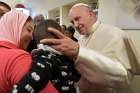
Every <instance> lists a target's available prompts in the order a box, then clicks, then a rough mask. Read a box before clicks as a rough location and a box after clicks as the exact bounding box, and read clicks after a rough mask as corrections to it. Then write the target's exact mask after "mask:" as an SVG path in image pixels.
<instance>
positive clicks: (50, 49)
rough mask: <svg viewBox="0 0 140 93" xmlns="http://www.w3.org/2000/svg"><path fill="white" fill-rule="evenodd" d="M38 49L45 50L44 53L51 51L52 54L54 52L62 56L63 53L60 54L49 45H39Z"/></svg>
mask: <svg viewBox="0 0 140 93" xmlns="http://www.w3.org/2000/svg"><path fill="white" fill-rule="evenodd" d="M37 48H38V49H43V50H44V51H45V50H47V51H51V52H53V53H56V54H59V55H62V53H61V52H59V51H57V50H55V49H53V48H52V47H50V46H48V45H43V44H38V45H37Z"/></svg>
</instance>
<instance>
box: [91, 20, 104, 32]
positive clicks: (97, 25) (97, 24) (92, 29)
mask: <svg viewBox="0 0 140 93" xmlns="http://www.w3.org/2000/svg"><path fill="white" fill-rule="evenodd" d="M100 24H101V22H100V21H96V22H95V23H94V24H93V25H92V26H91V28H90V31H89V34H92V33H94V32H95V31H96V30H97V28H98V27H99V25H100Z"/></svg>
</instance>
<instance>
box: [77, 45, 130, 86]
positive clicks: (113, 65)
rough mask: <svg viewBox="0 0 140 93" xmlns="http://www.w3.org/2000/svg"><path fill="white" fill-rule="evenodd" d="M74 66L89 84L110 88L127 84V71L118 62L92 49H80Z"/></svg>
mask: <svg viewBox="0 0 140 93" xmlns="http://www.w3.org/2000/svg"><path fill="white" fill-rule="evenodd" d="M75 65H76V68H77V70H78V71H79V72H80V73H81V75H82V76H83V77H85V78H86V79H87V80H88V81H90V82H93V83H99V84H103V85H108V86H110V87H115V86H116V85H117V86H124V85H126V84H127V83H128V77H127V75H128V74H127V70H126V69H125V68H124V66H123V65H122V64H121V63H120V62H117V61H114V60H111V59H110V58H108V57H106V56H103V55H101V54H100V53H98V52H96V51H94V50H93V49H92V50H91V49H87V48H83V47H80V49H79V55H78V58H77V60H76V63H75Z"/></svg>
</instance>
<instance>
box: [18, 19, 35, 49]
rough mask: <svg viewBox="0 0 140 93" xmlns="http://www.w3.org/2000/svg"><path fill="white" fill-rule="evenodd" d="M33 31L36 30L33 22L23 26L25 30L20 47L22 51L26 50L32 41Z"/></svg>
mask: <svg viewBox="0 0 140 93" xmlns="http://www.w3.org/2000/svg"><path fill="white" fill-rule="evenodd" d="M33 30H34V27H33V22H32V21H27V22H26V23H25V25H24V26H23V29H22V32H21V37H20V45H19V47H20V48H21V49H24V50H26V48H27V46H28V45H29V43H30V41H31V39H32V33H33Z"/></svg>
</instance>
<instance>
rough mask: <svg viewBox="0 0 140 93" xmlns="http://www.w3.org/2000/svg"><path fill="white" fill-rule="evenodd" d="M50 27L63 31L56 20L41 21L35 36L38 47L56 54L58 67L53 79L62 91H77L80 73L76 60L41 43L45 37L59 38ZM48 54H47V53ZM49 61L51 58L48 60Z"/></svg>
mask: <svg viewBox="0 0 140 93" xmlns="http://www.w3.org/2000/svg"><path fill="white" fill-rule="evenodd" d="M48 27H52V28H55V29H57V30H59V31H61V32H62V33H63V31H62V29H61V26H60V25H59V24H58V23H57V22H55V21H54V20H51V19H48V20H45V21H43V22H42V23H40V25H38V26H37V27H36V29H35V31H34V38H35V40H36V41H37V43H38V48H39V49H40V50H44V53H45V52H49V53H51V56H54V57H55V58H54V61H56V62H57V65H58V66H57V67H56V68H54V69H53V71H52V78H51V81H52V82H53V83H54V86H55V87H56V88H57V89H58V91H59V92H60V93H76V88H75V82H77V81H78V80H79V78H80V75H79V74H78V72H77V71H76V69H75V68H74V62H73V61H72V60H70V59H69V58H68V57H67V56H65V55H62V54H61V53H60V52H59V51H56V50H54V49H53V48H51V47H49V45H43V44H39V41H40V40H41V39H44V38H57V37H56V36H55V35H54V34H52V33H50V32H49V31H48ZM46 56H47V55H46ZM48 61H49V60H48Z"/></svg>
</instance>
